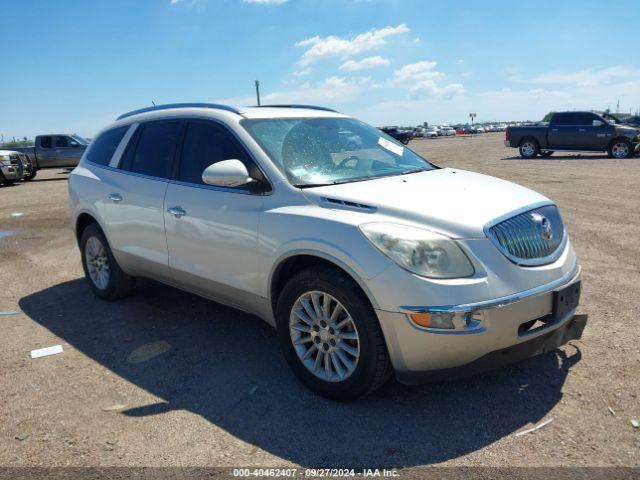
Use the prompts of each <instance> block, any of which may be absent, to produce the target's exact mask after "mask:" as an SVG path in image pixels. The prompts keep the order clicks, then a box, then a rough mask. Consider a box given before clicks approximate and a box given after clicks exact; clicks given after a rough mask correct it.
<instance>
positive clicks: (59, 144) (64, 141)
mask: <svg viewBox="0 0 640 480" xmlns="http://www.w3.org/2000/svg"><path fill="white" fill-rule="evenodd" d="M55 145H56V148H65V147H68V146H69V137H66V136H61V135H58V136H57V137H56V140H55Z"/></svg>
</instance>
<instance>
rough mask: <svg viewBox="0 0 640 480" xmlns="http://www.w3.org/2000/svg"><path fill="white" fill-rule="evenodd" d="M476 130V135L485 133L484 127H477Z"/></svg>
mask: <svg viewBox="0 0 640 480" xmlns="http://www.w3.org/2000/svg"><path fill="white" fill-rule="evenodd" d="M474 128H475V130H476V132H475V133H485V129H484V127H483V126H482V125H476V126H475V127H474Z"/></svg>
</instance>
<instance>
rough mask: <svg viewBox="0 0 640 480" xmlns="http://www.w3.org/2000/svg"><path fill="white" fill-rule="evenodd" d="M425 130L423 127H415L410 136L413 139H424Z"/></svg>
mask: <svg viewBox="0 0 640 480" xmlns="http://www.w3.org/2000/svg"><path fill="white" fill-rule="evenodd" d="M425 131H426V129H425V128H424V127H416V128H414V129H413V133H412V136H413V138H424V133H425Z"/></svg>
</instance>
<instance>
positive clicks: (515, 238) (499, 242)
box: [486, 205, 566, 265]
mask: <svg viewBox="0 0 640 480" xmlns="http://www.w3.org/2000/svg"><path fill="white" fill-rule="evenodd" d="M486 233H487V236H488V237H489V239H490V240H491V241H492V242H493V243H494V244H495V245H496V246H497V247H498V249H499V250H500V251H501V252H502V253H503V254H504V255H505V256H506V257H507V258H509V259H510V260H511V261H513V262H514V263H517V264H520V265H542V264H545V263H550V262H552V261H554V260H555V259H556V258H557V256H559V255H560V253H562V249H561V248H560V247H561V246H562V245H564V243H565V241H566V233H565V230H564V224H563V223H562V217H561V216H560V212H559V211H558V208H557V207H556V206H555V205H546V206H544V207H539V208H535V209H532V210H528V211H526V212H524V213H520V214H518V215H516V216H514V217H511V218H508V219H507V220H504V221H501V222H500V223H497V224H495V225H493V226H491V227H490V228H489V229H488V230H487V231H486Z"/></svg>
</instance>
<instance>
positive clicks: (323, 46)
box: [296, 23, 410, 65]
mask: <svg viewBox="0 0 640 480" xmlns="http://www.w3.org/2000/svg"><path fill="white" fill-rule="evenodd" d="M409 31H410V30H409V28H408V27H407V26H406V25H405V24H404V23H402V24H400V25H398V26H396V27H391V26H387V27H384V28H380V29H376V28H374V29H371V30H369V31H368V32H365V33H360V34H358V35H356V36H355V37H352V38H350V39H344V38H340V37H337V36H335V35H330V36H328V37H324V38H322V37H320V36H318V35H316V36H315V37H311V38H307V39H305V40H301V41H299V42H297V43H296V46H297V47H308V48H307V50H306V51H305V52H304V53H303V54H302V58H301V59H300V64H301V65H309V64H310V63H312V62H314V61H316V60H319V59H321V58H326V57H350V56H353V55H357V54H359V53H362V52H367V51H371V50H376V49H378V48H381V47H382V46H384V45H386V43H387V39H388V38H389V37H393V36H395V35H400V34H403V33H407V32H409Z"/></svg>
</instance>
